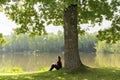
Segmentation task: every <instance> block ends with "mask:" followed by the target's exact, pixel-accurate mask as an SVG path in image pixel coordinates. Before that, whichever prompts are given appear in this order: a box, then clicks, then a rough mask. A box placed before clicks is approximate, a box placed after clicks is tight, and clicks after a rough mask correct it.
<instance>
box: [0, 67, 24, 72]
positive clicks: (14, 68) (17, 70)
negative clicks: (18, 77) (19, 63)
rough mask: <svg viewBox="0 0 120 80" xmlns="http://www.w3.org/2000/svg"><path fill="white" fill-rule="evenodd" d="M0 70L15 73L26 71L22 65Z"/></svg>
mask: <svg viewBox="0 0 120 80" xmlns="http://www.w3.org/2000/svg"><path fill="white" fill-rule="evenodd" d="M0 72H2V73H7V72H10V73H15V72H24V71H23V69H22V68H21V67H5V68H2V69H1V70H0Z"/></svg>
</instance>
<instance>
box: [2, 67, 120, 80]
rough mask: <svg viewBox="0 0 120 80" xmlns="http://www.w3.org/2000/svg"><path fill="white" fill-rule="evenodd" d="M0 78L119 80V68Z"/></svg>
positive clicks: (13, 75)
mask: <svg viewBox="0 0 120 80" xmlns="http://www.w3.org/2000/svg"><path fill="white" fill-rule="evenodd" d="M0 80H120V69H115V68H112V69H111V68H91V69H87V70H85V71H65V70H59V71H56V70H55V71H51V72H50V71H46V72H35V73H21V74H15V73H12V74H4V75H2V74H1V75H0Z"/></svg>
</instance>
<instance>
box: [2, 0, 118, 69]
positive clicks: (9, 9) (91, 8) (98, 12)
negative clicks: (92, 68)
mask: <svg viewBox="0 0 120 80" xmlns="http://www.w3.org/2000/svg"><path fill="white" fill-rule="evenodd" d="M5 1H6V0H5ZM11 1H12V2H11ZM119 6H120V1H119V0H10V1H8V2H7V1H6V3H5V4H4V8H5V13H6V14H7V15H8V17H9V18H10V19H12V20H14V21H15V22H16V23H17V24H19V28H17V29H16V32H17V33H18V34H19V33H29V34H30V35H42V34H45V33H46V31H45V27H44V26H46V25H49V24H54V25H61V26H63V28H64V40H65V41H64V43H65V47H64V50H65V51H64V54H65V55H64V60H65V68H66V69H69V70H71V69H79V68H80V67H81V66H83V64H82V62H81V60H80V57H79V52H78V33H80V34H82V33H84V31H83V30H81V27H80V24H86V23H89V24H96V23H98V24H101V22H102V21H103V19H104V18H105V19H107V20H110V21H112V27H111V28H110V29H108V30H105V31H99V35H98V38H99V39H100V40H103V39H105V40H107V41H108V42H115V41H116V40H120V24H119V23H120V11H119ZM116 16H118V17H116Z"/></svg>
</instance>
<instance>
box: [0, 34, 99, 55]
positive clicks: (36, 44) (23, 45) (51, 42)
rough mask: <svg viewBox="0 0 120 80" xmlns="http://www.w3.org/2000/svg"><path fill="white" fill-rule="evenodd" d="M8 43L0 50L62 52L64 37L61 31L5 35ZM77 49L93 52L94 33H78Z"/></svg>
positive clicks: (7, 51) (95, 40)
mask: <svg viewBox="0 0 120 80" xmlns="http://www.w3.org/2000/svg"><path fill="white" fill-rule="evenodd" d="M6 38H7V40H8V43H7V44H6V45H5V46H3V47H2V48H1V49H2V50H0V52H1V53H3V52H6V53H11V52H28V53H33V52H35V53H62V52H64V37H63V33H62V32H58V34H57V35H55V34H48V35H42V36H35V37H32V38H31V37H29V35H28V34H21V35H15V34H12V35H10V36H7V37H6ZM78 44H79V51H80V52H82V53H95V52H96V50H95V48H94V47H95V44H97V38H96V37H95V35H94V34H85V35H83V36H81V35H79V42H78Z"/></svg>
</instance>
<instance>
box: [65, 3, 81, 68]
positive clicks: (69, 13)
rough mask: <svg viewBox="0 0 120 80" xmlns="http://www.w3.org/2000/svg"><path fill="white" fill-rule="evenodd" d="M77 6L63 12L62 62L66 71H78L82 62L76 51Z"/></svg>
mask: <svg viewBox="0 0 120 80" xmlns="http://www.w3.org/2000/svg"><path fill="white" fill-rule="evenodd" d="M77 17H78V12H77V4H76V5H70V6H69V7H68V8H67V9H65V10H64V39H65V42H64V43H65V46H64V48H65V49H64V50H65V51H64V52H65V54H64V60H65V68H66V69H69V70H70V69H71V70H73V69H79V68H80V67H81V66H82V62H81V60H80V57H79V51H78V30H77Z"/></svg>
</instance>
